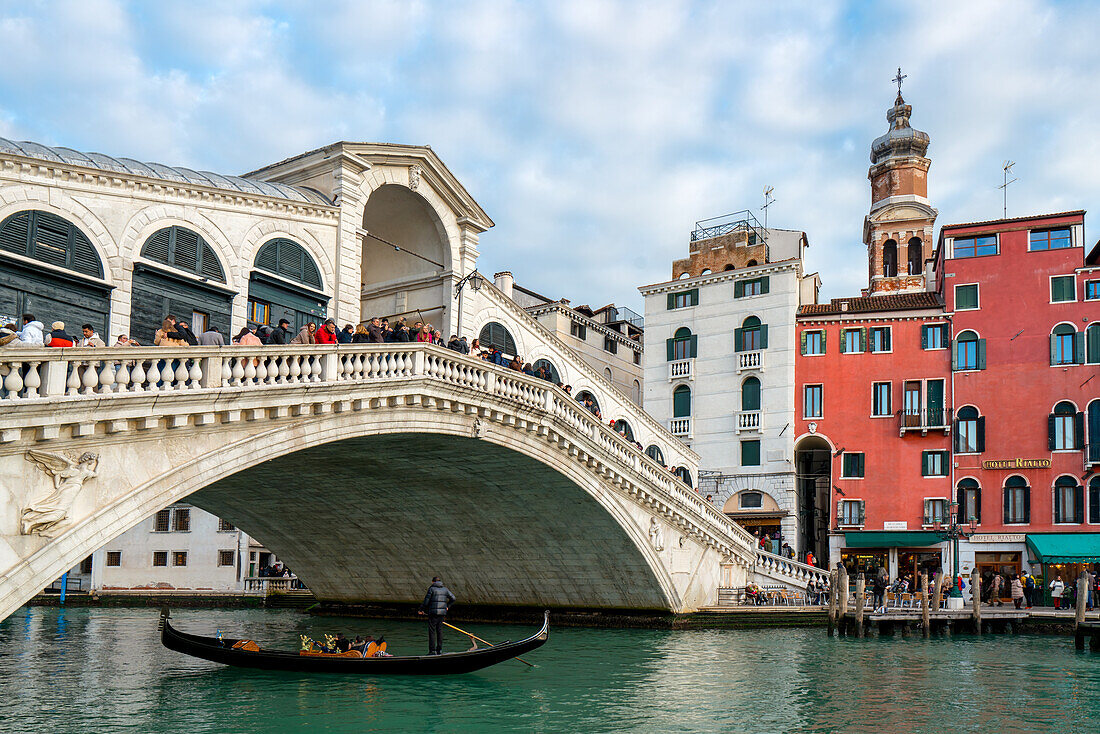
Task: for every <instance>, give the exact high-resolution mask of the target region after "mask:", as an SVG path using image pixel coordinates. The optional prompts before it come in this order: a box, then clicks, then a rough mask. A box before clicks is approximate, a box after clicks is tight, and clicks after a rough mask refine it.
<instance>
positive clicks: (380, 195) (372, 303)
mask: <svg viewBox="0 0 1100 734" xmlns="http://www.w3.org/2000/svg"><path fill="white" fill-rule="evenodd" d="M363 229H364V230H366V231H367V232H368V233H370V234H371V235H375V236H376V237H379V238H381V239H382V240H385V241H386V242H390V243H393V245H396V246H397V247H396V248H395V247H393V246H391V245H389V244H386V242H382V241H380V240H378V239H375V237H370V236H364V237H362V238H361V242H362V243H363V257H362V284H363V289H362V298H361V304H362V318H363V319H369V318H371V317H373V316H384V317H388V318H389V319H390V321H393V320H394V319H395V318H396V317H400V316H405V317H406V318H408V319H409V321H410V324H411V322H412V321H414V320H416V319H420V318H423V319H424V320H425V321H427V322H429V323H431V324H432V325H433V326H435V327H437V328H439V329H440V330H443V331H445V329H444V317H445V316H447V315H448V314H446V313H445V311H444V307H445V306H446V305H447V292H446V284H445V281H444V278H443V273H444V272H445V271H447V270H450V267H451V264H450V263H451V248H450V244H449V242H448V239H447V232H446V229H445V228H444V226H443V222H442V221H440V219H439V216H438V215H437V214H436V213H435V211H434V210H433V209H432V208H431V206H429V205H428V202H427V201H425V200H424V198H423V197H422V196H420V195H419V194H417V193H416V192H414V191H410V190H409V189H407V188H405V187H404V186H398V185H395V184H387V185H385V186H381V187H379V188H378V189H375V190H374V191H373V192H372V193H371V195H370V198H369V199H367V204H366V207H365V208H364V210H363Z"/></svg>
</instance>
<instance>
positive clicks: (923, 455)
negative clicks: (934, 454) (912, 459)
mask: <svg viewBox="0 0 1100 734" xmlns="http://www.w3.org/2000/svg"><path fill="white" fill-rule="evenodd" d="M928 460H929V456H928V452H927V451H921V452H920V475H921V476H922V477H926V476H928Z"/></svg>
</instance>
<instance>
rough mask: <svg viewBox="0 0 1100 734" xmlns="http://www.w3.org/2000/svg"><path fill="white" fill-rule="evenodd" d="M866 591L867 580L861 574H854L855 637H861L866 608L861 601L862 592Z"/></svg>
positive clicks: (862, 600)
mask: <svg viewBox="0 0 1100 734" xmlns="http://www.w3.org/2000/svg"><path fill="white" fill-rule="evenodd" d="M866 589H867V579H865V578H864V577H863V572H862V571H860V572H859V573H857V574H856V637H863V610H864V607H866V606H867V604H866V602H865V601H864V599H863V592H864V591H865V590H866Z"/></svg>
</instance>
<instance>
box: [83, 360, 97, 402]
mask: <svg viewBox="0 0 1100 734" xmlns="http://www.w3.org/2000/svg"><path fill="white" fill-rule="evenodd" d="M80 364H81V365H82V366H83V368H84V369H83V374H82V375H81V379H80V382H81V384H83V385H84V389H83V390H81V392H82V393H83V394H84V395H94V394H95V389H96V388H97V387H99V372H98V371H96V368H95V365H96V363H95V361H94V360H89V361H86V362H81V363H80Z"/></svg>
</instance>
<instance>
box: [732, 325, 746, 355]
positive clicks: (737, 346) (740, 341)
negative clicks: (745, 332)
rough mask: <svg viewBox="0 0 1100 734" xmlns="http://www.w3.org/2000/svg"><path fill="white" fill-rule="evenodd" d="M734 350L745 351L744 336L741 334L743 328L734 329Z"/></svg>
mask: <svg viewBox="0 0 1100 734" xmlns="http://www.w3.org/2000/svg"><path fill="white" fill-rule="evenodd" d="M733 351H735V352H743V351H745V349H744V338H743V336H742V334H741V329H734V330H733Z"/></svg>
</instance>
